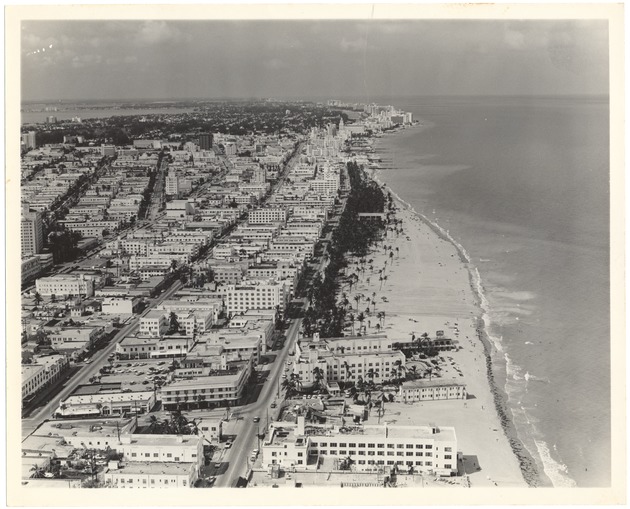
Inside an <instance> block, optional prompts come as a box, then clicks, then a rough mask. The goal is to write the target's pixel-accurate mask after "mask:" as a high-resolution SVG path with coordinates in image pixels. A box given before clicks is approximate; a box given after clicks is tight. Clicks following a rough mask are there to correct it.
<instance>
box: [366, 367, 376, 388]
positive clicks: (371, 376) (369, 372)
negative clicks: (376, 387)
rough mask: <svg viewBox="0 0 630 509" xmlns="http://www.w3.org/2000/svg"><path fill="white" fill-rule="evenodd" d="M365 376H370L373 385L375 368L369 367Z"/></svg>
mask: <svg viewBox="0 0 630 509" xmlns="http://www.w3.org/2000/svg"><path fill="white" fill-rule="evenodd" d="M365 376H367V377H368V378H369V380H370V384H371V385H373V384H374V369H373V368H370V369H368V371H367V373H366V374H365Z"/></svg>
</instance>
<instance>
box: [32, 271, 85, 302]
mask: <svg viewBox="0 0 630 509" xmlns="http://www.w3.org/2000/svg"><path fill="white" fill-rule="evenodd" d="M35 289H36V291H37V292H38V293H39V294H40V295H42V296H49V295H56V296H57V297H62V296H64V297H65V296H71V295H72V296H80V297H92V295H94V280H93V279H91V278H89V277H86V276H85V275H83V274H80V275H79V274H57V275H55V276H50V277H42V278H39V279H38V280H37V281H36V282H35Z"/></svg>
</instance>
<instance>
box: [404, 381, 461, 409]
mask: <svg viewBox="0 0 630 509" xmlns="http://www.w3.org/2000/svg"><path fill="white" fill-rule="evenodd" d="M398 395H399V397H400V400H401V401H402V402H404V403H413V402H415V401H431V400H438V399H466V397H467V393H466V385H465V384H463V383H461V382H458V381H457V380H439V379H436V380H409V381H406V382H403V383H402V385H401V386H400V388H399V389H398Z"/></svg>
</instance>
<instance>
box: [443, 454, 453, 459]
mask: <svg viewBox="0 0 630 509" xmlns="http://www.w3.org/2000/svg"><path fill="white" fill-rule="evenodd" d="M451 458H452V456H451V455H450V454H445V455H444V459H445V460H450V459H451Z"/></svg>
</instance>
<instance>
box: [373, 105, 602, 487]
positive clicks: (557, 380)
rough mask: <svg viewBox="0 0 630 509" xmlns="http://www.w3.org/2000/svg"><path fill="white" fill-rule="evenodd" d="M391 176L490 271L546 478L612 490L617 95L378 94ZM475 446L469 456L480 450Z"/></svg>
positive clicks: (506, 366)
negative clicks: (400, 120)
mask: <svg viewBox="0 0 630 509" xmlns="http://www.w3.org/2000/svg"><path fill="white" fill-rule="evenodd" d="M375 101H376V102H377V103H379V104H393V105H395V106H396V107H397V108H400V109H403V110H406V111H412V112H413V113H414V119H418V120H420V122H421V124H422V125H421V126H418V127H414V128H411V129H408V130H405V131H402V132H399V133H397V134H395V135H385V136H384V137H383V138H381V139H380V140H379V141H378V143H377V144H376V145H375V146H376V148H377V149H378V150H379V153H380V154H381V155H382V157H383V158H384V160H385V161H384V166H385V167H389V168H387V169H385V170H383V171H381V172H379V178H380V179H381V180H383V181H384V182H386V183H387V184H388V185H389V186H390V188H391V189H392V191H393V192H395V193H396V194H397V195H398V196H400V197H401V198H402V199H403V200H405V201H406V202H407V203H409V204H410V205H411V206H413V208H414V209H415V210H416V211H417V212H419V213H421V214H424V215H425V216H427V217H428V218H429V219H430V220H432V221H435V222H436V223H438V224H439V225H440V226H441V227H442V228H444V229H446V230H448V231H449V233H450V235H451V236H452V237H453V238H454V239H455V240H456V241H457V242H458V243H460V244H461V245H462V246H463V247H464V248H465V249H466V251H467V252H468V254H469V256H470V258H471V261H472V264H473V265H474V267H475V268H476V269H477V270H478V271H479V274H480V276H481V281H482V285H483V291H484V294H485V298H486V299H487V306H488V309H487V329H488V330H487V332H488V334H489V336H490V339H491V340H492V342H493V344H494V346H496V349H497V353H496V355H494V358H493V370H494V375H495V379H496V380H497V382H498V384H499V386H500V387H502V388H503V389H504V391H505V393H506V395H507V406H508V410H509V411H510V413H511V414H512V415H511V417H512V419H513V422H514V425H515V428H516V432H517V434H518V437H519V439H520V440H521V442H522V443H523V445H524V446H525V447H526V448H527V450H528V451H529V453H530V454H531V456H532V457H533V458H534V460H535V461H536V464H537V469H538V471H539V474H540V477H541V479H542V481H543V482H542V484H543V485H549V483H551V484H553V485H554V486H557V487H569V486H579V487H582V486H584V487H604V486H609V485H610V482H611V481H610V474H611V472H610V457H611V456H610V448H611V443H610V440H611V434H610V427H611V423H610V395H611V392H610V302H609V286H610V279H609V278H610V276H609V244H610V242H609V152H608V150H609V120H608V118H609V117H608V114H609V103H608V98H607V97H598V98H593V97H588V98H587V97H553V98H552V97H495V98H490V97H483V98H479V97H448V98H447V97H417V98H409V97H405V98H393V97H390V98H383V99H381V98H375ZM469 452H470V451H469Z"/></svg>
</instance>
